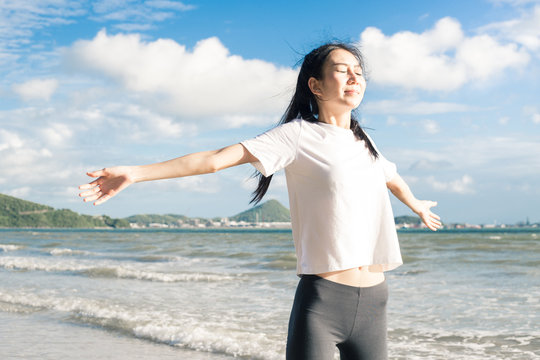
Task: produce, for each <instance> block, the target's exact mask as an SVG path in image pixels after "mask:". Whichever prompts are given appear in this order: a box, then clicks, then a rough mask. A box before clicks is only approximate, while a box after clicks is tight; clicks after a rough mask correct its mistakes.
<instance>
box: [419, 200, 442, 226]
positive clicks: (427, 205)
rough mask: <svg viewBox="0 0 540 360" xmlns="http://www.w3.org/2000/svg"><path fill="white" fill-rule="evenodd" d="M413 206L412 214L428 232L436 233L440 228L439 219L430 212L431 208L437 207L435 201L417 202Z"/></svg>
mask: <svg viewBox="0 0 540 360" xmlns="http://www.w3.org/2000/svg"><path fill="white" fill-rule="evenodd" d="M415 205H416V206H415V208H414V212H415V213H416V214H417V215H418V216H420V219H422V222H423V223H424V224H426V226H427V227H428V228H429V229H430V230H433V231H437V230H438V229H440V228H441V218H440V217H439V216H438V215H437V214H435V213H433V212H431V208H432V207H434V206H437V202H436V201H430V200H418V202H417V203H416V204H415Z"/></svg>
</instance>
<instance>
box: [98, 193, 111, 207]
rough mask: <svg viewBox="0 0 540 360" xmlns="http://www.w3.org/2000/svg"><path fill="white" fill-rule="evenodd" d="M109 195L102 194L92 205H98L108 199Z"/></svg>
mask: <svg viewBox="0 0 540 360" xmlns="http://www.w3.org/2000/svg"><path fill="white" fill-rule="evenodd" d="M110 198H111V197H110V196H109V195H103V196H102V197H101V198H99V199H98V201H96V202H95V203H94V205H100V204H103V203H104V202H105V201H107V200H109V199H110Z"/></svg>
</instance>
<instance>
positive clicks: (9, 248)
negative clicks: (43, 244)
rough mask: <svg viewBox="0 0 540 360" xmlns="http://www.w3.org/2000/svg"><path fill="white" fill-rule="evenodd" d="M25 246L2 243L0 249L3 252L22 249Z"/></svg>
mask: <svg viewBox="0 0 540 360" xmlns="http://www.w3.org/2000/svg"><path fill="white" fill-rule="evenodd" d="M23 247H24V246H22V245H11V244H0V250H2V251H3V252H8V251H17V250H20V249H22V248H23Z"/></svg>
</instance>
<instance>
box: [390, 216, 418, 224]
mask: <svg viewBox="0 0 540 360" xmlns="http://www.w3.org/2000/svg"><path fill="white" fill-rule="evenodd" d="M394 220H395V221H396V224H415V225H419V224H420V223H421V222H422V220H420V218H419V217H418V216H409V215H406V216H396V217H395V218H394Z"/></svg>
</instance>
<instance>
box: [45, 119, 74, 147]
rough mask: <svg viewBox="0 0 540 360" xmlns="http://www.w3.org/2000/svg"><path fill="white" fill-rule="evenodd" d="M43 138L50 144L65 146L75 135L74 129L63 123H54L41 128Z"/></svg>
mask: <svg viewBox="0 0 540 360" xmlns="http://www.w3.org/2000/svg"><path fill="white" fill-rule="evenodd" d="M41 133H42V138H43V139H44V140H45V142H47V143H48V144H50V145H53V146H63V145H65V142H66V141H67V140H69V139H70V138H71V137H72V136H73V131H72V130H71V129H70V128H69V127H68V126H67V125H66V124H61V123H53V124H51V125H49V126H47V127H44V128H42V129H41Z"/></svg>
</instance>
